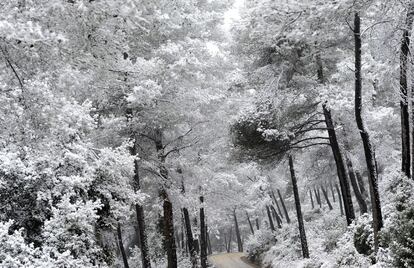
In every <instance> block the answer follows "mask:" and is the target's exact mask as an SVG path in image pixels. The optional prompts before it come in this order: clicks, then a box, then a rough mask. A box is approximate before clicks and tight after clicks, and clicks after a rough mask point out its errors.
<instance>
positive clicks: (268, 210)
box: [266, 206, 276, 232]
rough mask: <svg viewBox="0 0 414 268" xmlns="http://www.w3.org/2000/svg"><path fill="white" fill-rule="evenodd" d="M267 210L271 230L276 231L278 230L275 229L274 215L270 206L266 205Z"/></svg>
mask: <svg viewBox="0 0 414 268" xmlns="http://www.w3.org/2000/svg"><path fill="white" fill-rule="evenodd" d="M266 212H267V217H268V218H269V225H270V230H271V231H272V232H274V231H276V229H275V225H274V224H273V220H272V215H271V214H270V209H269V206H266Z"/></svg>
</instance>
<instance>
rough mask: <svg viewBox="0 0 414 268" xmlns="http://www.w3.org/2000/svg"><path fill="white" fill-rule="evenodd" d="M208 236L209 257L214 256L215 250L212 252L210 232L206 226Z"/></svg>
mask: <svg viewBox="0 0 414 268" xmlns="http://www.w3.org/2000/svg"><path fill="white" fill-rule="evenodd" d="M206 236H207V253H208V255H211V254H213V250H212V247H211V240H210V233H209V231H208V227H207V225H206Z"/></svg>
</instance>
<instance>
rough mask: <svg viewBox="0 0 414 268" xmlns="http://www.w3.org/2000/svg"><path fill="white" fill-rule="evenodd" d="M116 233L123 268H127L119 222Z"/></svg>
mask: <svg viewBox="0 0 414 268" xmlns="http://www.w3.org/2000/svg"><path fill="white" fill-rule="evenodd" d="M116 232H117V236H118V244H119V249H120V251H121V255H122V260H123V262H124V267H125V268H129V265H128V257H127V255H126V252H125V248H124V242H123V241H122V230H121V223H120V222H118V225H117V228H116Z"/></svg>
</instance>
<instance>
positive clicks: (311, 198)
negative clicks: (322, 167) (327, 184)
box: [309, 190, 315, 209]
mask: <svg viewBox="0 0 414 268" xmlns="http://www.w3.org/2000/svg"><path fill="white" fill-rule="evenodd" d="M309 195H310V200H311V204H312V209H314V208H315V204H314V203H313V197H312V190H309Z"/></svg>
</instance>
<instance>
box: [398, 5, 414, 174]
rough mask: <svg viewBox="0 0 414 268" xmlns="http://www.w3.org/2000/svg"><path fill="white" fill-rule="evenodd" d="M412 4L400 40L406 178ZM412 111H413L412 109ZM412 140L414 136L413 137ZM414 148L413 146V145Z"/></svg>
mask: <svg viewBox="0 0 414 268" xmlns="http://www.w3.org/2000/svg"><path fill="white" fill-rule="evenodd" d="M413 16H414V10H413V3H410V5H409V7H408V12H407V17H406V21H405V27H404V30H403V37H402V40H401V52H400V92H401V100H400V107H401V148H402V152H401V156H402V161H401V169H402V171H403V172H404V174H405V175H406V176H407V177H410V164H411V159H410V158H411V155H410V121H409V112H408V109H409V108H408V76H407V73H408V63H409V62H408V60H409V54H410V38H411V28H412V25H413ZM413 111H414V109H413ZM413 139H414V136H413ZM413 146H414V144H413ZM413 161H414V160H413Z"/></svg>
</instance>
